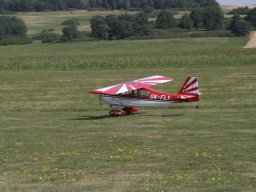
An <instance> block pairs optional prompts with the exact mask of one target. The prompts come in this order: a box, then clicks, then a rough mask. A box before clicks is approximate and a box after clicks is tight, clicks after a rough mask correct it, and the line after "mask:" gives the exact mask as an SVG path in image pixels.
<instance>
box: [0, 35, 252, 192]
mask: <svg viewBox="0 0 256 192" xmlns="http://www.w3.org/2000/svg"><path fill="white" fill-rule="evenodd" d="M246 42H247V39H246V38H188V39H186V38H184V39H167V40H136V41H94V42H84V43H65V44H41V43H37V42H36V43H33V44H31V45H22V46H4V47H0V165H1V166H0V191H19V192H20V191H21V192H23V191H24V192H26V191H37V192H38V191H48V192H53V191H66V192H69V191H76V192H78V191H93V192H94V191H111V192H112V191H124V192H136V191H138V192H139V191H153V192H159V191H164V192H168V191H169V192H175V191H178V192H184V191H186V192H191V191H195V192H196V191H200V192H201V191H205V192H209V191H210V192H214V191H218V192H219V191H223V192H224V191H225V192H226V191H230V192H238V191H248V192H253V191H256V163H255V162H256V153H255V149H256V142H255V141H256V118H255V117H256V96H255V95H256V91H255V84H256V49H243V48H242V47H243V46H244V45H245V43H246ZM150 75H165V76H169V77H173V78H174V79H175V80H174V81H172V82H169V83H166V84H162V85H160V86H156V87H154V88H156V89H159V90H163V91H169V92H173V93H176V92H178V90H179V88H180V87H181V85H182V83H183V82H184V80H185V79H186V77H187V76H190V75H193V76H197V77H198V78H199V83H200V91H201V92H202V93H203V94H202V96H201V101H200V103H199V108H195V106H196V104H195V103H189V104H177V105H170V106H165V107H154V108H153V107H149V108H141V109H140V110H139V111H138V113H137V114H134V115H130V116H125V117H118V118H111V117H109V116H108V110H109V107H108V106H107V105H105V104H103V103H101V102H100V101H99V98H98V97H97V96H96V95H92V94H89V93H88V90H90V89H95V88H98V87H103V86H108V85H112V84H115V83H120V82H123V81H127V80H133V79H138V78H142V77H146V76H150Z"/></svg>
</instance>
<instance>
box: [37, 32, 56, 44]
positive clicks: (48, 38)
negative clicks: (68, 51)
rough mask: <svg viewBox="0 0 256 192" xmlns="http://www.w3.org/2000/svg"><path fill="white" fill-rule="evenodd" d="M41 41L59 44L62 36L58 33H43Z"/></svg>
mask: <svg viewBox="0 0 256 192" xmlns="http://www.w3.org/2000/svg"><path fill="white" fill-rule="evenodd" d="M40 39H41V41H42V43H58V42H60V39H61V36H60V35H58V34H56V33H41V36H40Z"/></svg>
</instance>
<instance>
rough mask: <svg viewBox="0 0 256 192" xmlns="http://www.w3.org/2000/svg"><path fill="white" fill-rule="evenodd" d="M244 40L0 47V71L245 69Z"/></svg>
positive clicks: (252, 59) (251, 59) (248, 57)
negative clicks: (168, 68) (226, 67)
mask: <svg viewBox="0 0 256 192" xmlns="http://www.w3.org/2000/svg"><path fill="white" fill-rule="evenodd" d="M246 40H247V39H246V38H205V39H197V38H195V39H190V38H187V39H171V40H140V41H99V42H86V43H73V44H71V43H67V44H54V45H45V44H37V43H35V44H33V45H27V46H8V47H4V48H3V47H0V59H1V65H0V70H1V71H3V70H39V71H42V70H44V71H51V70H54V71H73V70H87V69H140V68H162V67H182V66H183V67H184V66H186V67H211V66H244V65H254V64H255V63H256V51H255V50H249V49H246V50H245V49H242V47H243V45H244V44H245V42H246Z"/></svg>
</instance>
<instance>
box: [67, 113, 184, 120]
mask: <svg viewBox="0 0 256 192" xmlns="http://www.w3.org/2000/svg"><path fill="white" fill-rule="evenodd" d="M142 114H144V116H146V117H155V116H158V117H179V116H183V115H184V114H172V115H150V114H149V115H145V113H142V112H140V113H133V114H130V115H127V116H133V115H135V116H137V115H142ZM127 116H120V117H111V116H110V115H99V116H94V115H86V116H79V117H77V118H74V119H70V120H75V121H89V120H99V119H108V118H125V117H127Z"/></svg>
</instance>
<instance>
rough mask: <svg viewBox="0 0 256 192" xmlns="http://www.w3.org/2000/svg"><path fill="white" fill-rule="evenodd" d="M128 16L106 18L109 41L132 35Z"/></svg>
mask: <svg viewBox="0 0 256 192" xmlns="http://www.w3.org/2000/svg"><path fill="white" fill-rule="evenodd" d="M130 17H131V16H129V15H120V16H118V17H117V16H115V15H108V16H107V17H106V20H107V24H108V28H109V39H124V38H127V37H130V36H131V35H133V28H132V22H131V18H130Z"/></svg>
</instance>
